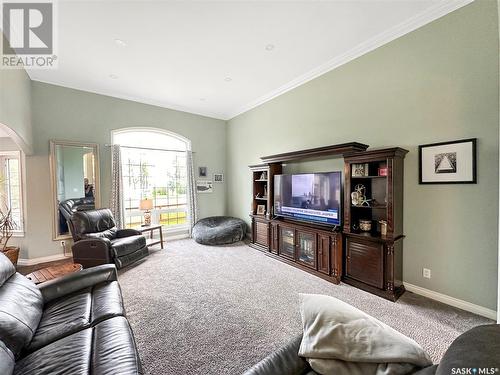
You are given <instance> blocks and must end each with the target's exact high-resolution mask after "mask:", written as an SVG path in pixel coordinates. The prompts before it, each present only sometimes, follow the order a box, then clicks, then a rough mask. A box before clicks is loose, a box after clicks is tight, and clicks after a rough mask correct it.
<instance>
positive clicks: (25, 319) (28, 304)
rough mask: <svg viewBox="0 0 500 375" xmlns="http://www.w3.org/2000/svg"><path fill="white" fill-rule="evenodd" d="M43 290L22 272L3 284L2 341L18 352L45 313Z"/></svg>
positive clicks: (0, 309)
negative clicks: (43, 312) (43, 310)
mask: <svg viewBox="0 0 500 375" xmlns="http://www.w3.org/2000/svg"><path fill="white" fill-rule="evenodd" d="M42 308H43V299H42V294H41V293H40V291H39V290H38V288H37V287H36V285H35V284H33V283H32V282H31V281H29V280H28V279H27V278H26V277H24V276H22V275H20V274H19V273H16V274H14V275H13V276H11V277H10V278H9V279H8V280H7V281H5V282H4V284H3V285H2V287H0V322H2V323H1V324H0V341H3V342H4V344H5V346H6V347H7V348H9V350H10V351H11V352H12V353H13V354H14V355H15V356H17V355H18V354H19V352H20V351H21V349H23V348H24V347H26V346H27V345H28V344H29V342H30V341H31V339H32V337H33V333H34V332H35V330H36V328H37V327H38V323H39V322H40V318H41V317H42Z"/></svg>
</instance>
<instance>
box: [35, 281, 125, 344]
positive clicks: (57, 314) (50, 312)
mask: <svg viewBox="0 0 500 375" xmlns="http://www.w3.org/2000/svg"><path fill="white" fill-rule="evenodd" d="M120 315H125V310H124V307H123V300H122V295H121V290H120V286H119V285H118V282H116V281H112V282H105V283H100V284H97V285H95V286H94V287H87V288H84V289H82V290H80V291H78V292H76V293H73V294H70V295H69V296H65V297H63V298H59V299H56V300H54V301H51V302H49V303H48V304H47V305H45V308H44V312H43V315H42V319H41V321H40V325H39V326H38V329H37V330H36V332H35V336H34V337H33V340H32V341H31V343H30V345H29V347H28V348H27V350H26V352H27V353H31V352H33V351H35V350H38V349H39V348H41V347H42V346H45V345H47V344H49V343H51V342H54V341H56V340H59V339H60V338H62V337H65V336H68V335H70V334H72V333H74V332H77V331H80V330H82V329H85V328H88V327H90V326H93V325H95V324H97V323H99V322H101V321H102V320H104V319H108V318H111V317H114V316H120Z"/></svg>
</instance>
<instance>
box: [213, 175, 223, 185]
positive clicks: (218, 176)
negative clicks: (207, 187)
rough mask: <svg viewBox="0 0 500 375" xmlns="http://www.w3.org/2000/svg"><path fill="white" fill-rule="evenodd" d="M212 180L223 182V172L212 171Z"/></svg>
mask: <svg viewBox="0 0 500 375" xmlns="http://www.w3.org/2000/svg"><path fill="white" fill-rule="evenodd" d="M214 182H218V183H222V182H224V174H222V173H214Z"/></svg>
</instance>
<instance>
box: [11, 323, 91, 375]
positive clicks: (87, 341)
mask: <svg viewBox="0 0 500 375" xmlns="http://www.w3.org/2000/svg"><path fill="white" fill-rule="evenodd" d="M91 352H92V328H89V329H85V330H83V331H80V332H76V333H74V334H72V335H70V336H67V337H64V338H62V339H60V340H57V341H55V342H53V343H51V344H49V345H47V346H44V347H43V348H40V349H39V350H37V351H35V352H33V353H31V354H30V355H28V356H27V357H24V358H23V359H22V360H20V361H18V362H17V363H16V367H15V368H14V374H15V375H42V374H47V375H48V374H72V375H88V374H90V356H91Z"/></svg>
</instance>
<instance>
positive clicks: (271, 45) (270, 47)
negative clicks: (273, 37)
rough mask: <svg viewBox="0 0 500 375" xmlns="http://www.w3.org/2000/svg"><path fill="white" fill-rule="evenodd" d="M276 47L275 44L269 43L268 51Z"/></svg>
mask: <svg viewBox="0 0 500 375" xmlns="http://www.w3.org/2000/svg"><path fill="white" fill-rule="evenodd" d="M273 49H274V44H268V45H267V46H266V51H272V50H273Z"/></svg>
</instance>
